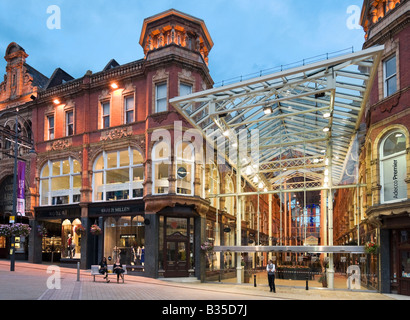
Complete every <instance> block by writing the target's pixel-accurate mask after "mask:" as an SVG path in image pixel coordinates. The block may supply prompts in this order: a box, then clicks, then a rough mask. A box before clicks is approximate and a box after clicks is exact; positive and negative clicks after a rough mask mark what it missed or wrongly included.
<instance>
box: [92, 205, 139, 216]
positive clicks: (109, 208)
mask: <svg viewBox="0 0 410 320" xmlns="http://www.w3.org/2000/svg"><path fill="white" fill-rule="evenodd" d="M143 212H144V204H138V205H108V204H107V205H106V206H104V207H91V206H90V207H89V208H88V214H89V215H93V216H103V215H112V214H114V215H122V214H130V213H143Z"/></svg>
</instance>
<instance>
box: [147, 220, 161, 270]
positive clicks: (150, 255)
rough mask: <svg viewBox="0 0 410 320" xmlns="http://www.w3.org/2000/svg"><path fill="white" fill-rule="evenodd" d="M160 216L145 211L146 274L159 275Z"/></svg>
mask: <svg viewBox="0 0 410 320" xmlns="http://www.w3.org/2000/svg"><path fill="white" fill-rule="evenodd" d="M158 233H159V218H158V215H157V214H156V213H155V212H145V264H144V266H145V275H146V276H147V277H151V278H156V277H157V276H158V248H159V242H158V238H159V235H158Z"/></svg>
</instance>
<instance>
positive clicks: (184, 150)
mask: <svg viewBox="0 0 410 320" xmlns="http://www.w3.org/2000/svg"><path fill="white" fill-rule="evenodd" d="M176 151H177V152H176V162H175V165H176V178H177V181H176V184H177V186H176V187H177V194H184V195H190V196H192V195H194V177H195V174H194V173H195V152H194V147H193V146H192V144H191V143H187V142H181V143H178V144H177V147H176Z"/></svg>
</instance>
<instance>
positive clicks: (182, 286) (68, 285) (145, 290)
mask: <svg viewBox="0 0 410 320" xmlns="http://www.w3.org/2000/svg"><path fill="white" fill-rule="evenodd" d="M0 300H7V301H10V300H48V301H56V300H60V301H66V300H100V301H105V300H124V301H125V300H134V301H136V300H138V301H140V302H141V301H147V302H148V301H158V302H159V301H162V304H161V303H160V304H159V306H163V305H167V306H168V302H169V301H174V302H175V301H179V302H184V301H185V302H188V301H196V302H197V303H199V302H206V303H208V302H209V301H213V302H215V301H220V302H221V303H222V302H224V303H226V302H227V301H229V302H230V303H236V304H237V303H239V302H240V301H248V302H249V303H251V302H252V301H258V303H261V302H262V301H264V302H269V301H271V302H272V301H289V300H292V301H295V300H309V301H313V300H316V301H320V300H354V301H357V300H368V301H381V300H383V301H394V300H410V297H405V296H398V295H385V294H379V293H373V292H353V291H346V290H329V289H309V290H306V289H303V288H300V287H289V286H280V285H278V286H277V290H276V293H271V292H269V288H268V286H267V285H258V286H257V287H254V286H253V285H245V284H244V285H238V284H226V283H224V284H221V283H198V282H196V283H195V282H194V283H178V282H172V281H164V280H160V279H151V278H146V277H143V276H133V275H126V276H125V283H121V282H120V283H117V281H116V279H115V278H114V277H111V282H110V283H106V282H105V281H104V280H103V279H102V277H100V276H98V277H97V278H96V282H94V281H93V278H92V277H91V275H90V271H89V270H80V275H79V281H78V275H77V270H76V269H70V268H56V267H55V266H49V265H38V264H29V263H26V262H19V261H17V262H16V265H15V271H14V272H11V271H10V262H9V261H5V260H0ZM248 302H247V303H248ZM159 311H161V310H159ZM159 311H158V312H159ZM167 311H171V309H169V310H168V309H167ZM161 312H163V310H162V311H161Z"/></svg>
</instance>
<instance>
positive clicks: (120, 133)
mask: <svg viewBox="0 0 410 320" xmlns="http://www.w3.org/2000/svg"><path fill="white" fill-rule="evenodd" d="M131 135H132V128H131V127H127V128H115V129H111V130H107V131H103V132H102V133H101V138H100V141H109V140H111V141H112V140H117V139H121V138H126V137H129V136H131Z"/></svg>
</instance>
